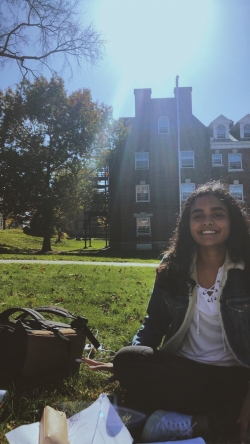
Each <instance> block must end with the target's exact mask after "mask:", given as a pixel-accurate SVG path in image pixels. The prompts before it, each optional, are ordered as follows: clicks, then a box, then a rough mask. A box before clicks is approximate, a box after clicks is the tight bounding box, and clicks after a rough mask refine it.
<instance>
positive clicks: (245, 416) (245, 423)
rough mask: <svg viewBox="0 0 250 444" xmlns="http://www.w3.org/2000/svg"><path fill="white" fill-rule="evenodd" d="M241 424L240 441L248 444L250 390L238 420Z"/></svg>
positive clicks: (242, 443)
mask: <svg viewBox="0 0 250 444" xmlns="http://www.w3.org/2000/svg"><path fill="white" fill-rule="evenodd" d="M237 422H238V423H239V424H240V440H241V441H240V442H241V444H246V442H247V432H248V429H249V428H250V391H249V392H248V393H247V395H246V397H245V399H244V401H243V404H242V407H241V411H240V416H239V419H238V421H237Z"/></svg>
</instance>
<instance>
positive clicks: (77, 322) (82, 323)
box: [34, 305, 100, 348]
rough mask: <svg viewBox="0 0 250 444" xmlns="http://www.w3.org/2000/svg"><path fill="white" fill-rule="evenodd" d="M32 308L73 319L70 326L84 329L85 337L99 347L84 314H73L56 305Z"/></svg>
mask: <svg viewBox="0 0 250 444" xmlns="http://www.w3.org/2000/svg"><path fill="white" fill-rule="evenodd" d="M34 310H36V311H38V312H39V313H40V312H42V313H53V314H55V315H58V316H63V317H64V318H70V319H73V321H72V322H71V327H72V328H79V329H82V330H83V331H84V333H85V334H86V336H87V338H88V339H89V340H90V342H91V343H92V344H93V345H94V347H95V348H99V347H100V342H99V341H98V340H97V339H96V338H95V336H94V335H93V333H92V332H91V331H90V329H89V327H88V326H87V323H88V319H87V318H85V317H84V316H75V315H74V314H73V313H71V312H70V311H68V310H65V309H64V308H62V307H56V306H49V305H48V306H46V305H44V306H41V307H36V308H35V309H34Z"/></svg>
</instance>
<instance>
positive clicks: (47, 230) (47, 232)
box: [41, 204, 52, 253]
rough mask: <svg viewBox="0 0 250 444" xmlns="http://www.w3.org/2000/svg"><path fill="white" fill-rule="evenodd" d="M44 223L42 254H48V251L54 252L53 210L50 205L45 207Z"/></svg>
mask: <svg viewBox="0 0 250 444" xmlns="http://www.w3.org/2000/svg"><path fill="white" fill-rule="evenodd" d="M43 218H44V223H43V246H42V250H41V251H42V252H43V253H46V252H47V251H52V248H51V232H52V227H51V221H52V209H51V208H50V205H49V204H48V205H47V206H46V205H45V209H44V214H43Z"/></svg>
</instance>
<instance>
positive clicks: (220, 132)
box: [217, 125, 226, 139]
mask: <svg viewBox="0 0 250 444" xmlns="http://www.w3.org/2000/svg"><path fill="white" fill-rule="evenodd" d="M225 138H226V127H225V125H218V126H217V139H225Z"/></svg>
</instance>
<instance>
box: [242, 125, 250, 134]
mask: <svg viewBox="0 0 250 444" xmlns="http://www.w3.org/2000/svg"><path fill="white" fill-rule="evenodd" d="M243 131H244V133H243V134H244V137H250V123H246V125H244V126H243Z"/></svg>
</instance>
